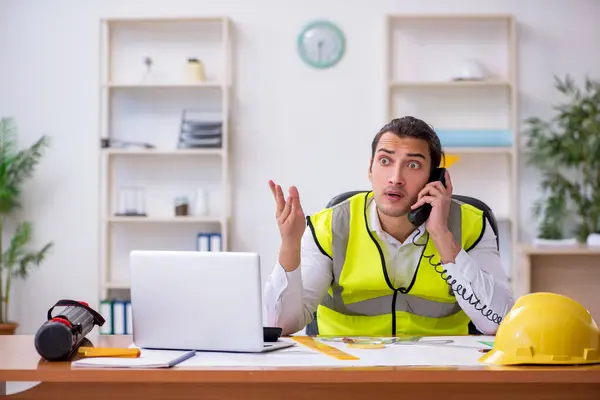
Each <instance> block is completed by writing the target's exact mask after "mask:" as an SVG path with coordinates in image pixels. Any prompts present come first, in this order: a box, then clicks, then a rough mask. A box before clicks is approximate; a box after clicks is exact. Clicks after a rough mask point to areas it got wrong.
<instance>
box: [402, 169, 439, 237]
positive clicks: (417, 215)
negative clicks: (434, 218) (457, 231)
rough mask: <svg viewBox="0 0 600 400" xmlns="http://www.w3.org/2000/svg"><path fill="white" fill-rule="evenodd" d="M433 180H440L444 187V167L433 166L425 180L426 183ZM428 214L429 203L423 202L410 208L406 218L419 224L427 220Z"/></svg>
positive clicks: (414, 223) (429, 209)
mask: <svg viewBox="0 0 600 400" xmlns="http://www.w3.org/2000/svg"><path fill="white" fill-rule="evenodd" d="M435 181H440V182H442V185H444V187H446V168H435V169H434V170H433V171H432V172H431V174H430V175H429V181H427V183H430V182H435ZM429 214H431V204H429V203H425V204H423V205H422V206H420V207H418V208H415V209H414V210H411V211H410V212H409V213H408V220H409V221H410V223H411V224H413V225H414V226H421V225H422V224H423V223H424V222H425V221H427V218H429Z"/></svg>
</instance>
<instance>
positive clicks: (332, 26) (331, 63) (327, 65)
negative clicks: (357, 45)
mask: <svg viewBox="0 0 600 400" xmlns="http://www.w3.org/2000/svg"><path fill="white" fill-rule="evenodd" d="M315 27H327V28H330V29H331V30H333V31H334V32H335V34H336V35H337V36H338V37H339V38H340V42H341V48H340V51H339V52H338V54H337V55H336V57H335V59H334V60H333V61H328V62H325V63H322V64H321V63H318V62H314V61H312V60H310V59H309V58H308V57H307V56H306V54H305V52H304V51H303V50H302V38H303V37H304V34H305V33H306V32H307V31H308V30H310V29H313V28H315ZM296 45H297V47H298V53H300V58H302V61H304V62H305V63H306V64H308V65H310V66H311V67H313V68H319V69H326V68H331V67H333V66H334V65H336V64H337V63H339V62H340V61H341V59H342V56H343V55H344V53H345V51H346V38H345V36H344V33H343V32H342V30H341V29H340V28H339V27H338V26H337V25H336V24H334V23H333V22H331V21H328V20H318V21H313V22H311V23H310V24H308V25H306V26H305V27H304V28H303V29H302V31H301V32H300V33H299V34H298V39H297V40H296Z"/></svg>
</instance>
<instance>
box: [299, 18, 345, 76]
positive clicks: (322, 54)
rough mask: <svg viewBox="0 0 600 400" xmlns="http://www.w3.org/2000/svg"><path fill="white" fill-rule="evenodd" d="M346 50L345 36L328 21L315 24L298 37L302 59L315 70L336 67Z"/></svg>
mask: <svg viewBox="0 0 600 400" xmlns="http://www.w3.org/2000/svg"><path fill="white" fill-rule="evenodd" d="M344 48H345V39H344V34H343V33H342V31H341V30H340V29H339V28H338V27H337V26H335V25H334V24H332V23H331V22H328V21H316V22H313V23H311V24H310V25H308V26H307V27H306V28H304V29H303V30H302V32H301V33H300V35H299V36H298V52H299V53H300V57H301V58H302V60H303V61H304V62H306V63H307V64H308V65H310V66H312V67H314V68H330V67H332V66H334V65H335V64H337V63H338V61H340V59H341V58H342V56H343V54H344Z"/></svg>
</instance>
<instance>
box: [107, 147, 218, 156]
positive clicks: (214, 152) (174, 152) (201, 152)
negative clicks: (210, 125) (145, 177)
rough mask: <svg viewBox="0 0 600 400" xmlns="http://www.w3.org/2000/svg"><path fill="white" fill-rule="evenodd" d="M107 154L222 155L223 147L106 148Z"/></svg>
mask: <svg viewBox="0 0 600 400" xmlns="http://www.w3.org/2000/svg"><path fill="white" fill-rule="evenodd" d="M104 154H106V155H108V156H224V155H225V153H224V151H223V149H176V150H161V149H148V150H146V149H127V148H125V149H107V150H104Z"/></svg>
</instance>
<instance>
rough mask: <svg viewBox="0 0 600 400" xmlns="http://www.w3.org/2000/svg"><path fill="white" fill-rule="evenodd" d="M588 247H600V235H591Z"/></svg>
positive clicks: (588, 238)
mask: <svg viewBox="0 0 600 400" xmlns="http://www.w3.org/2000/svg"><path fill="white" fill-rule="evenodd" d="M586 244H587V245H588V246H594V247H595V246H600V233H590V234H589V235H588V237H587V241H586Z"/></svg>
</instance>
